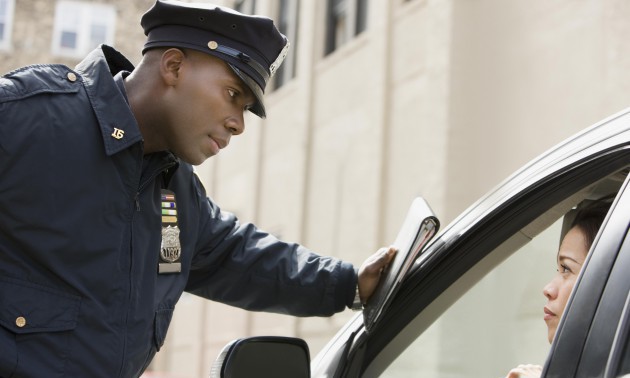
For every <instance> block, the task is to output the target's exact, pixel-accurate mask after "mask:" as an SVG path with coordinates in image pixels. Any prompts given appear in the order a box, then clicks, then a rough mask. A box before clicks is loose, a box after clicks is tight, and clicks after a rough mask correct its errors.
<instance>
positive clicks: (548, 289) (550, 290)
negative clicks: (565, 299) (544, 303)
mask: <svg viewBox="0 0 630 378" xmlns="http://www.w3.org/2000/svg"><path fill="white" fill-rule="evenodd" d="M543 295H544V296H545V297H546V298H547V299H554V298H556V296H557V295H558V289H556V285H555V278H554V279H552V280H551V281H549V283H548V284H547V285H545V287H543Z"/></svg>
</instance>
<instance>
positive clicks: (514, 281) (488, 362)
mask: <svg viewBox="0 0 630 378" xmlns="http://www.w3.org/2000/svg"><path fill="white" fill-rule="evenodd" d="M591 172H596V171H595V170H591ZM599 173H601V171H599ZM578 176H579V177H581V178H582V179H583V178H585V177H586V176H585V175H584V174H583V173H579V172H578V171H576V172H575V176H570V175H567V176H564V177H565V178H567V179H571V178H572V177H578ZM626 176H627V171H626V170H625V168H624V169H622V170H621V171H617V172H616V173H611V174H610V175H609V176H608V177H604V178H602V176H599V180H597V181H595V182H593V181H591V183H590V184H586V185H585V186H583V187H581V189H578V190H577V191H576V190H570V189H569V190H559V188H564V187H563V186H562V185H555V186H550V187H551V188H552V189H553V190H555V192H554V191H546V192H545V194H544V195H543V196H541V195H539V196H537V197H536V198H538V202H536V203H532V202H530V203H529V204H527V205H524V204H523V203H520V202H518V201H516V202H513V203H512V205H511V207H510V208H507V207H506V208H504V209H503V210H502V212H499V213H497V214H500V216H494V217H493V218H491V220H489V221H488V222H487V223H485V224H486V225H489V227H488V226H486V227H485V228H479V229H475V230H473V231H471V232H467V234H466V236H463V235H460V234H457V233H453V235H455V237H454V240H455V241H454V242H453V241H452V240H453V237H452V238H451V239H449V242H447V243H443V244H442V245H440V238H442V237H444V236H443V235H440V236H438V237H437V240H436V243H435V245H434V247H435V248H436V249H438V251H440V252H443V253H442V254H441V255H437V256H439V257H440V258H434V256H433V255H432V254H431V252H430V251H429V252H427V254H426V255H425V256H424V262H420V263H419V266H418V269H417V270H416V271H415V272H414V273H413V276H412V277H410V281H411V282H413V284H412V283H409V284H407V285H404V286H405V287H404V288H403V293H402V294H401V295H400V296H399V297H398V298H397V300H396V303H395V304H394V305H393V307H392V310H391V311H390V313H388V314H387V316H386V317H385V318H384V322H383V323H384V325H383V326H382V327H381V329H379V330H377V332H375V333H374V334H373V335H370V336H369V340H370V342H369V343H368V348H367V352H366V356H367V359H366V360H365V361H366V364H365V368H364V370H363V375H362V376H363V377H378V376H381V377H394V378H395V377H409V376H430V377H460V376H465V377H503V376H505V375H506V373H507V372H508V371H509V370H510V369H511V368H513V367H515V366H517V365H519V364H538V365H544V363H545V361H546V359H547V355H548V352H549V350H550V345H549V342H548V335H547V326H546V323H545V322H544V320H543V317H544V312H543V308H544V306H545V305H546V303H547V300H546V298H545V296H544V295H543V287H544V286H545V285H546V284H547V283H548V282H549V281H550V280H551V278H552V277H553V276H554V274H555V272H556V253H557V251H558V247H559V243H560V239H561V233H562V229H563V218H564V216H565V214H567V213H568V212H569V211H570V210H571V209H572V208H573V207H575V206H576V205H578V204H579V203H581V202H582V201H584V200H587V199H589V200H593V199H597V198H601V197H603V196H604V195H610V194H614V193H616V192H617V191H618V190H619V188H620V186H621V184H622V183H623V181H624V180H625V178H626ZM563 179H564V178H563ZM541 198H544V200H541ZM540 203H543V204H542V205H541V204H540ZM537 211H538V212H537ZM532 214H537V215H533V216H532ZM475 215H476V213H475ZM526 219H527V221H525V220H526ZM447 232H450V231H449V230H448V229H447V230H446V231H445V233H447ZM471 233H472V235H471ZM446 253H448V255H446ZM474 256H482V257H481V260H475V261H476V262H475V263H474V264H473V265H472V266H469V267H467V268H466V270H462V268H461V267H462V266H465V264H466V263H467V262H469V261H471V260H473V259H474ZM438 264H439V265H438ZM438 273H439V275H438ZM423 277H426V278H423ZM444 282H451V283H450V284H449V285H448V286H445V287H441V288H439V289H436V287H440V285H442V284H443V283H444ZM438 290H439V291H438ZM434 293H435V294H434ZM432 296H433V297H432ZM425 298H433V299H431V300H430V302H426V299H425ZM425 303H426V304H425ZM414 306H422V307H416V308H419V309H420V312H416V313H413V315H412V316H411V317H409V315H411V314H412V313H410V311H411V309H412V308H414ZM398 314H399V315H398ZM384 340H388V341H387V342H386V343H385V342H383V341H384Z"/></svg>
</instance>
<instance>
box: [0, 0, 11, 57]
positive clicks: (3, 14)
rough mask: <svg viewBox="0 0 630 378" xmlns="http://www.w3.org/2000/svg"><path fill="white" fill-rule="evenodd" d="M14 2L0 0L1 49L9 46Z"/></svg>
mask: <svg viewBox="0 0 630 378" xmlns="http://www.w3.org/2000/svg"><path fill="white" fill-rule="evenodd" d="M14 3H15V0H0V49H2V50H5V49H8V48H9V47H10V46H11V31H12V29H13V6H14Z"/></svg>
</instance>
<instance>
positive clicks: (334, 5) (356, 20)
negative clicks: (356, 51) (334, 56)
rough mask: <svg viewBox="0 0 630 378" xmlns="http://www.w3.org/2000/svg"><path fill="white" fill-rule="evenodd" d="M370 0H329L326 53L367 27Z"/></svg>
mask: <svg viewBox="0 0 630 378" xmlns="http://www.w3.org/2000/svg"><path fill="white" fill-rule="evenodd" d="M367 13H368V0H328V8H327V10H326V46H325V54H326V55H328V54H330V53H331V52H333V51H335V50H337V49H338V48H339V46H341V45H343V44H344V43H346V42H348V41H349V40H350V39H352V38H353V37H355V36H356V35H358V34H360V33H362V32H363V31H365V29H366V28H367Z"/></svg>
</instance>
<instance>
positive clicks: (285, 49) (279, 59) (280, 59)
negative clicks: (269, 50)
mask: <svg viewBox="0 0 630 378" xmlns="http://www.w3.org/2000/svg"><path fill="white" fill-rule="evenodd" d="M289 45H290V43H289V41H287V44H286V45H284V47H283V48H282V51H280V54H278V57H277V58H276V60H275V61H274V62H273V63H271V66H269V73H270V76H273V74H274V73H276V70H278V67H280V65H281V64H282V62H284V58H286V57H287V54H288V53H289Z"/></svg>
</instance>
